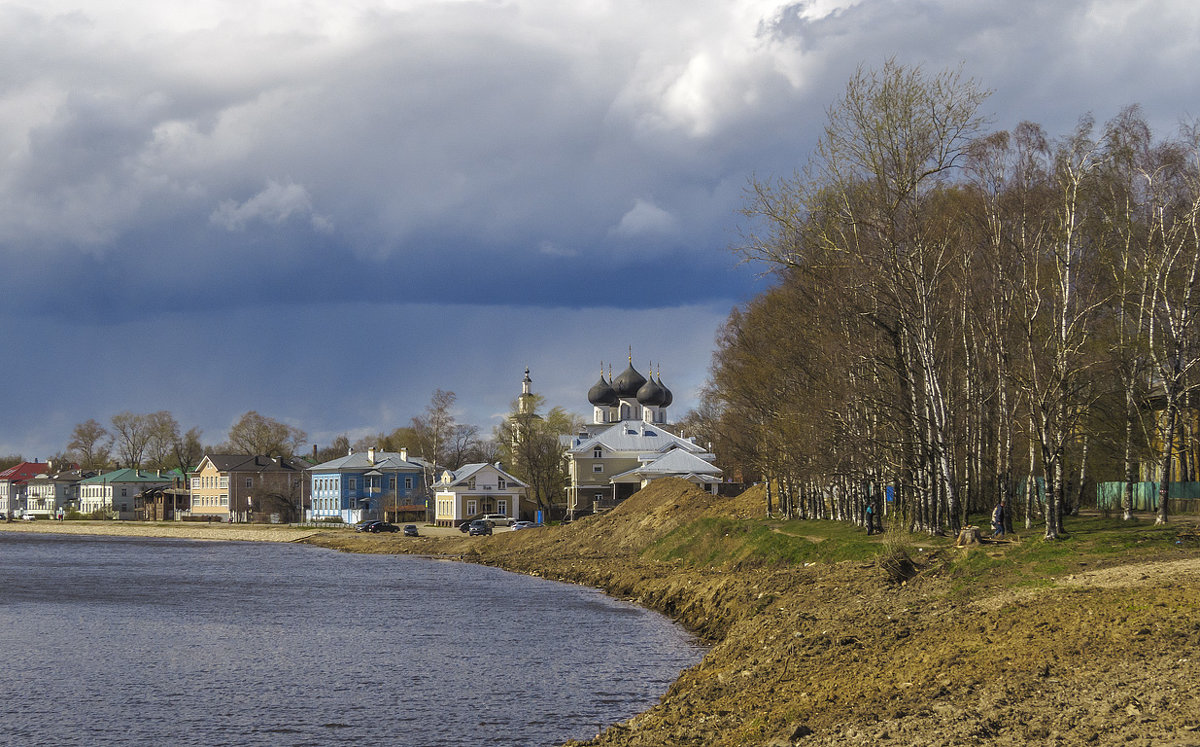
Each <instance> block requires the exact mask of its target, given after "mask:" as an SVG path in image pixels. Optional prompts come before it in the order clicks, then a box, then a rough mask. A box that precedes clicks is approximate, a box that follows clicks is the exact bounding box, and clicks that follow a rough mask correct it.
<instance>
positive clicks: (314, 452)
mask: <svg viewBox="0 0 1200 747" xmlns="http://www.w3.org/2000/svg"><path fill="white" fill-rule="evenodd" d="M313 461H314V462H315V461H317V445H316V444H313Z"/></svg>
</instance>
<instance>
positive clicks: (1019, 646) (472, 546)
mask: <svg viewBox="0 0 1200 747" xmlns="http://www.w3.org/2000/svg"><path fill="white" fill-rule="evenodd" d="M762 507H763V502H762V500H761V496H759V495H755V494H752V495H746V496H742V497H741V498H736V499H723V498H714V497H712V496H708V495H706V494H704V493H702V492H699V491H696V490H694V489H692V488H690V487H689V486H688V485H687V484H686V483H683V482H681V481H669V480H662V481H658V482H656V483H654V484H653V485H652V486H651V487H649V488H647V489H646V490H644V491H642V492H641V493H639V494H638V495H636V496H634V497H633V498H631V499H630V500H629V501H627V502H626V503H624V504H623V505H622V506H621V507H620V508H618V509H617V510H615V511H613V512H611V513H609V514H607V515H604V516H598V517H593V518H589V519H587V520H584V521H580V522H577V523H575V524H573V525H571V526H567V527H553V528H550V529H545V530H536V531H525V532H514V533H511V534H510V533H503V534H497V535H496V536H494V537H491V538H465V537H463V538H458V537H453V538H445V539H440V540H427V541H423V542H420V543H409V544H407V545H403V544H402V543H397V542H396V541H394V540H392V539H390V538H382V539H381V538H365V539H363V538H344V539H338V540H336V541H334V538H332V537H327V538H323V537H320V536H318V537H314V538H312V539H310V540H308V541H310V542H315V543H318V544H324V545H327V546H335V547H336V546H341V547H342V548H343V549H357V550H367V551H376V552H395V551H418V552H423V553H431V554H442V555H452V556H456V557H460V558H462V559H464V560H470V561H473V562H480V563H487V564H492V565H497V566H501V567H504V568H508V569H510V570H514V571H518V572H524V573H530V574H535V575H540V576H546V577H551V578H556V579H562V580H567V581H573V582H577V583H582V584H588V585H592V586H597V587H600V588H603V589H606V590H607V591H609V592H610V593H612V594H614V595H617V596H621V597H626V598H629V599H633V600H636V601H638V602H640V603H642V604H645V605H647V606H650V607H653V608H655V609H658V610H661V611H663V612H664V613H666V614H668V615H671V616H673V617H674V618H676V619H678V620H680V621H681V622H682V623H683V624H685V625H687V626H688V627H689V628H691V629H693V630H695V631H696V632H698V633H699V634H700V635H702V636H705V637H706V638H708V639H709V640H711V641H713V647H712V649H711V651H710V652H709V654H708V655H707V656H706V657H705V659H704V661H703V662H702V663H701V664H700V665H698V666H696V667H694V668H692V669H690V670H688V671H685V672H684V673H683V674H682V675H681V676H680V678H679V680H678V681H677V682H676V683H675V684H674V685H673V686H672V687H671V689H670V691H669V692H667V693H666V694H665V695H664V696H663V698H662V700H661V702H660V704H659V705H658V706H656V707H655V708H653V709H651V710H650V711H648V712H646V713H644V714H641V715H639V716H637V717H636V718H634V719H631V720H630V721H628V722H626V723H622V724H616V725H613V726H612V727H610V728H608V729H607V730H605V732H604V733H603V734H600V735H598V736H597V737H596V738H595V739H593V740H591V741H588V742H586V743H583V744H588V745H597V746H600V745H604V746H609V745H612V746H616V745H629V746H634V745H637V746H645V747H652V746H653V747H659V746H661V745H790V744H797V745H814V746H815V745H840V744H895V745H1025V744H1062V745H1073V744H1091V745H1117V744H1122V745H1164V744H1168V745H1169V744H1178V745H1200V689H1198V688H1197V685H1198V684H1200V669H1198V664H1200V660H1198V659H1197V651H1198V647H1200V586H1198V585H1197V580H1198V578H1200V576H1198V574H1200V559H1197V558H1196V557H1194V555H1195V553H1194V551H1193V552H1191V553H1190V556H1189V557H1186V558H1183V559H1181V560H1177V561H1172V562H1162V563H1154V564H1146V565H1139V566H1133V567H1130V566H1120V567H1115V568H1108V569H1105V570H1101V571H1093V572H1089V573H1076V574H1074V575H1071V576H1067V577H1064V578H1063V579H1062V580H1061V582H1058V583H1055V584H1054V585H1053V586H1044V587H1040V588H1037V589H1035V590H1025V591H1018V592H1012V591H1004V592H999V593H989V594H987V595H985V596H972V595H971V594H970V593H969V592H966V593H965V592H964V591H963V590H954V589H952V584H953V580H952V579H950V578H941V577H937V576H934V575H932V574H928V573H925V574H921V575H918V576H917V577H916V578H914V579H912V580H910V581H909V582H908V583H907V584H904V585H895V584H892V583H891V582H890V581H889V580H888V578H887V575H886V574H885V573H884V572H883V571H881V570H880V569H879V568H878V567H876V566H875V565H874V564H872V563H864V562H846V563H836V564H816V565H812V566H809V567H800V568H797V567H788V568H783V569H767V568H751V569H748V570H747V569H746V568H744V567H743V568H740V569H736V570H730V569H726V568H717V567H712V568H688V567H684V566H682V565H679V564H675V563H664V562H652V561H647V560H644V559H642V558H641V553H642V551H643V550H644V549H645V548H647V547H648V546H649V545H650V544H651V543H652V542H653V541H654V540H655V539H657V538H659V537H661V536H663V534H665V533H666V532H669V531H670V530H671V529H673V528H675V527H679V526H683V525H686V524H687V523H689V522H691V521H694V520H696V519H698V518H701V517H704V516H714V515H722V516H729V517H740V516H752V515H761V512H762ZM952 592H953V593H952ZM581 645H582V644H581Z"/></svg>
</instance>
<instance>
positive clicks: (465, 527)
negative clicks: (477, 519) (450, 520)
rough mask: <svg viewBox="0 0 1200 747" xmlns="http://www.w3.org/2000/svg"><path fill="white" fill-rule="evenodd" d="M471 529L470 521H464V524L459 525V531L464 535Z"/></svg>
mask: <svg viewBox="0 0 1200 747" xmlns="http://www.w3.org/2000/svg"><path fill="white" fill-rule="evenodd" d="M470 528H471V522H469V521H464V522H463V523H461V524H459V525H458V531H460V532H462V533H463V534H466V533H467V530H468V529H470Z"/></svg>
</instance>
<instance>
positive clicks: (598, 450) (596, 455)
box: [592, 446, 604, 459]
mask: <svg viewBox="0 0 1200 747" xmlns="http://www.w3.org/2000/svg"><path fill="white" fill-rule="evenodd" d="M603 456H604V451H603V450H602V449H601V448H600V447H599V446H597V447H596V449H595V450H594V451H593V452H592V459H600V458H602V457H603Z"/></svg>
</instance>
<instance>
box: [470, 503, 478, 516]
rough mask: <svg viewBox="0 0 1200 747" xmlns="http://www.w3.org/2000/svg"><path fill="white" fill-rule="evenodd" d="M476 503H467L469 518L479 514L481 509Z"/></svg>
mask: <svg viewBox="0 0 1200 747" xmlns="http://www.w3.org/2000/svg"><path fill="white" fill-rule="evenodd" d="M478 505H479V504H477V503H476V502H475V501H467V516H474V515H475V514H477V513H479V508H478Z"/></svg>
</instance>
